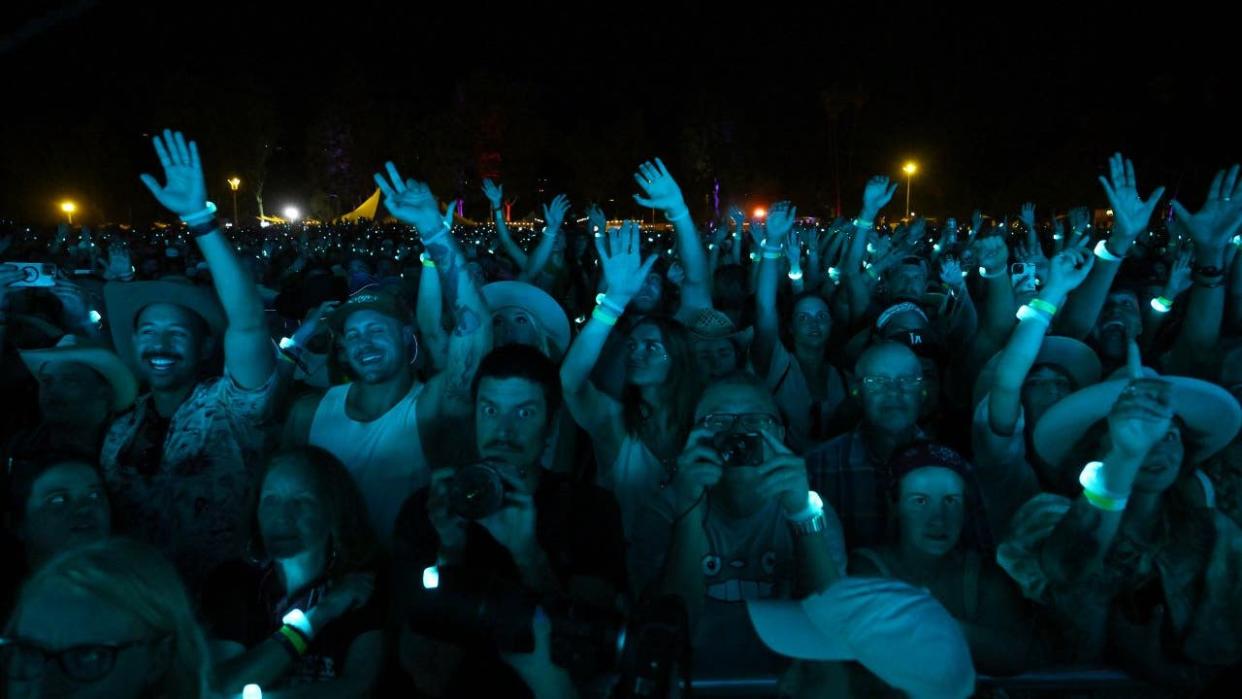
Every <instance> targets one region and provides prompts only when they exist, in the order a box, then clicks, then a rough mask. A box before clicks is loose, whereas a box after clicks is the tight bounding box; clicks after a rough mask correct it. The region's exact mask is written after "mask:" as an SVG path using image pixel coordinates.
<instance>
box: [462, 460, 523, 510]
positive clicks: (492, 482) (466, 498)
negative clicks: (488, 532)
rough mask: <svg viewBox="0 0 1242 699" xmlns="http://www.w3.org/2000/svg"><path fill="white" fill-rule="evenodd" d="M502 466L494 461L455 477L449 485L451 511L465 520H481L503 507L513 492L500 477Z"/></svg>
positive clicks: (481, 463)
mask: <svg viewBox="0 0 1242 699" xmlns="http://www.w3.org/2000/svg"><path fill="white" fill-rule="evenodd" d="M500 468H503V466H502V465H501V464H499V463H497V462H494V461H482V462H479V463H477V464H471V465H469V466H465V467H463V468H462V469H460V470H458V471H457V473H455V474H453V478H452V480H451V481H450V483H449V509H451V510H452V512H453V514H455V515H457V516H458V517H462V518H464V519H471V520H479V519H483V518H484V517H487V516H488V515H490V514H493V513H495V512H498V511H499V510H500V508H501V507H504V503H505V494H506V493H508V492H509V491H510V490H511V489H510V488H509V486H508V485H507V484H506V483H505V480H504V479H503V478H501V477H500V470H499V469H500Z"/></svg>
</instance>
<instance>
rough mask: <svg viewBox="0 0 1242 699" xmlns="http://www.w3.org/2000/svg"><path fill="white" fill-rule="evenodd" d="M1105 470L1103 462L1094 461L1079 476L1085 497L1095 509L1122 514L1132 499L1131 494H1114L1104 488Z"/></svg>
mask: <svg viewBox="0 0 1242 699" xmlns="http://www.w3.org/2000/svg"><path fill="white" fill-rule="evenodd" d="M1103 470H1104V463H1103V462H1101V461H1092V462H1091V463H1089V464H1087V465H1086V466H1085V467H1084V468H1083V469H1082V473H1081V474H1079V475H1078V482H1079V483H1080V484H1081V485H1082V494H1083V497H1085V498H1086V499H1087V502H1089V503H1091V505H1092V506H1093V507H1096V508H1098V509H1101V510H1104V511H1106V512H1120V511H1121V510H1124V509H1125V507H1126V502H1127V501H1128V500H1129V499H1130V495H1129V493H1126V494H1124V495H1123V494H1121V493H1114V492H1112V491H1111V490H1109V489H1108V488H1106V487H1104V483H1103V477H1102V476H1101V472H1102V471H1103Z"/></svg>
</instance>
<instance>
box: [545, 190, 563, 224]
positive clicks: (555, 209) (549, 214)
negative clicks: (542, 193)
mask: <svg viewBox="0 0 1242 699" xmlns="http://www.w3.org/2000/svg"><path fill="white" fill-rule="evenodd" d="M567 213H569V197H566V196H565V195H564V194H558V195H556V198H555V199H553V200H552V204H551V205H548V204H544V206H543V220H544V221H545V222H546V223H547V225H548V230H549V231H554V230H555V231H559V230H560V229H561V224H562V223H564V222H565V214H567Z"/></svg>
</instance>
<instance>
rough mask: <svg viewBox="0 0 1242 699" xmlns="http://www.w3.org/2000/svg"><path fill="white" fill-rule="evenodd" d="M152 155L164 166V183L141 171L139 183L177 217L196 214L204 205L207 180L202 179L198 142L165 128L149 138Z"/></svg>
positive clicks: (205, 204) (205, 203) (205, 205)
mask: <svg viewBox="0 0 1242 699" xmlns="http://www.w3.org/2000/svg"><path fill="white" fill-rule="evenodd" d="M152 141H153V142H154V144H155V154H156V155H157V156H159V159H160V165H162V166H164V179H165V180H166V181H165V183H164V185H163V186H160V183H159V182H157V181H156V179H155V178H154V177H152V176H151V175H148V174H146V173H143V174H142V175H141V176H139V179H141V180H142V183H143V184H145V185H146V186H147V189H149V190H151V194H154V195H155V199H156V200H157V201H158V202H159V203H160V204H161V205H162V206H163V207H164V208H165V209H168V210H169V211H171V212H173V213H174V214H176V215H178V216H189V215H190V214H197V213H199V212H200V211H203V210H205V209H206V208H207V183H206V180H205V179H204V178H203V165H202V162H200V161H199V158H198V144H197V143H195V142H194V141H190V142H189V143H188V144H187V143H186V140H185V136H184V135H182V133H181V132H180V131H171V130H169V129H165V130H164V134H163V136H160V135H159V134H157V135H156V136H155V138H153V139H152Z"/></svg>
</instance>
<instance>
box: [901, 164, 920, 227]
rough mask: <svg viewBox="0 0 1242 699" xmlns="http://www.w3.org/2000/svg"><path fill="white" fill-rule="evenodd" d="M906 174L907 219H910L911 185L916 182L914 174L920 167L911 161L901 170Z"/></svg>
mask: <svg viewBox="0 0 1242 699" xmlns="http://www.w3.org/2000/svg"><path fill="white" fill-rule="evenodd" d="M901 171H902V172H904V173H906V218H910V185H911V184H913V182H914V173H916V172H918V171H919V166H918V165H915V164H914V161H910V162H908V163H906V164H905V166H903V167H902V168H901Z"/></svg>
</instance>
